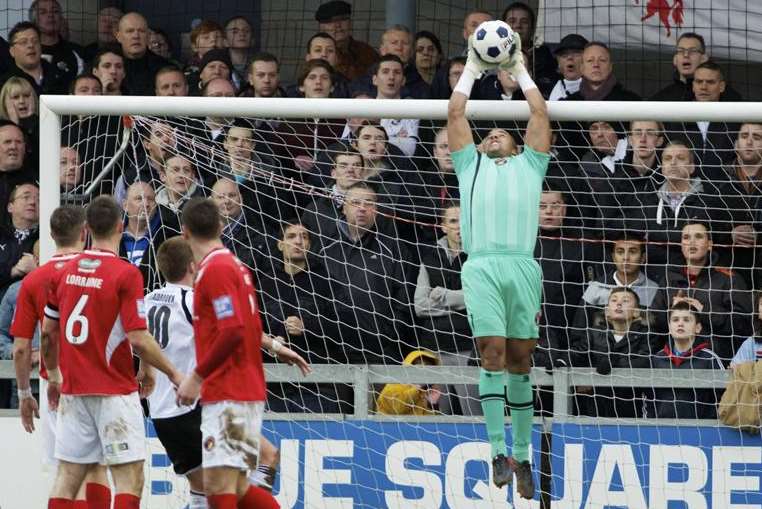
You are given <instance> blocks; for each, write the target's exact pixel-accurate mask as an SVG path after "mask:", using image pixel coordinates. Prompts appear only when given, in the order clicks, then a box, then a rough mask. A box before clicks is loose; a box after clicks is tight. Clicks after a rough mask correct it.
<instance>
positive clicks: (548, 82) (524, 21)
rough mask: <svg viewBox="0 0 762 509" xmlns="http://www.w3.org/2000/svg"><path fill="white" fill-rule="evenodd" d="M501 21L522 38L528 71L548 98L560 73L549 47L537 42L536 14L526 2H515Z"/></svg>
mask: <svg viewBox="0 0 762 509" xmlns="http://www.w3.org/2000/svg"><path fill="white" fill-rule="evenodd" d="M501 19H502V20H503V21H505V22H506V23H508V25H509V26H510V27H511V29H513V31H514V32H516V33H517V34H519V36H521V49H522V51H523V52H524V59H525V60H526V64H527V69H528V70H529V72H530V73H531V74H532V76H533V77H534V81H535V82H536V83H537V87H538V88H539V89H540V91H541V92H542V94H543V96H545V97H548V94H550V90H551V89H552V88H553V86H554V85H555V83H556V81H557V80H558V73H557V72H556V69H557V67H556V60H555V59H554V58H553V54H552V53H551V52H550V48H548V45H547V44H544V43H538V42H536V41H535V37H534V35H535V34H534V32H535V28H537V16H536V15H535V12H534V11H533V10H532V8H531V7H529V5H527V4H525V3H524V2H513V3H511V4H510V5H509V6H508V7H506V8H505V10H504V11H503V15H502V16H501Z"/></svg>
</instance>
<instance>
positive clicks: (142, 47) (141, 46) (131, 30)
mask: <svg viewBox="0 0 762 509" xmlns="http://www.w3.org/2000/svg"><path fill="white" fill-rule="evenodd" d="M116 39H117V41H118V42H119V44H120V45H121V46H122V55H123V56H124V59H125V60H124V69H125V71H126V73H127V79H126V86H127V90H129V91H130V93H131V94H133V95H151V94H152V93H153V89H154V78H155V76H156V72H157V71H158V70H159V69H161V68H162V67H165V66H167V65H169V62H168V61H167V60H165V59H164V58H162V57H160V56H159V55H157V54H155V53H154V52H152V51H151V50H149V49H148V23H147V22H146V19H145V18H144V17H143V16H142V15H141V14H139V13H137V12H129V13H127V14H125V15H124V16H122V17H121V19H120V20H119V24H118V25H117V31H116Z"/></svg>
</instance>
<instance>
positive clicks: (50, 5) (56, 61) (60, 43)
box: [29, 0, 85, 84]
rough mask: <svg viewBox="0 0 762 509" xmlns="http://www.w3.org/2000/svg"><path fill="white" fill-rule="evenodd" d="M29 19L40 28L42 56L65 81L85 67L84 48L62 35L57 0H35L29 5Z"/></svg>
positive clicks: (61, 21)
mask: <svg viewBox="0 0 762 509" xmlns="http://www.w3.org/2000/svg"><path fill="white" fill-rule="evenodd" d="M29 21H31V22H32V23H34V24H36V25H37V28H39V29H40V42H41V43H42V58H43V59H44V60H46V61H48V62H49V63H51V64H53V67H55V68H57V69H58V70H59V71H61V74H62V79H63V81H64V82H65V83H67V84H68V83H71V81H72V80H73V79H74V78H75V77H76V76H77V75H79V74H81V73H82V71H84V69H85V61H84V58H83V56H84V50H83V48H82V47H81V46H79V45H78V44H74V43H73V42H70V41H68V40H66V39H65V38H64V37H62V32H63V27H64V21H65V20H64V17H63V10H62V9H61V4H60V3H59V2H58V0H36V1H34V2H32V5H31V6H30V7H29Z"/></svg>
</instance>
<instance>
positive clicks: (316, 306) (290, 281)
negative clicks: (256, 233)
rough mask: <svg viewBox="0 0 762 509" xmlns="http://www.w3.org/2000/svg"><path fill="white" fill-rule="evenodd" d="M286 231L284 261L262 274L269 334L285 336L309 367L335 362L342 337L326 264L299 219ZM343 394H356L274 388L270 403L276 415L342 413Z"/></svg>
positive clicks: (321, 387) (329, 387) (330, 387)
mask: <svg viewBox="0 0 762 509" xmlns="http://www.w3.org/2000/svg"><path fill="white" fill-rule="evenodd" d="M281 228H282V233H281V236H280V240H279V241H278V251H280V253H281V255H282V258H281V259H280V260H278V261H274V263H273V267H272V269H273V270H272V271H270V270H261V271H257V283H258V289H259V295H260V298H261V300H262V316H263V318H264V323H265V330H266V331H267V332H268V333H270V334H272V335H273V336H282V337H284V338H286V339H287V341H288V346H289V348H291V349H292V350H294V351H297V352H299V354H300V355H301V356H302V357H304V358H305V359H306V360H307V361H308V362H309V363H314V364H326V363H329V362H332V361H333V359H334V358H335V357H336V356H337V355H336V354H335V353H334V352H336V351H337V349H338V344H339V338H338V337H337V332H338V331H337V330H336V320H335V318H334V308H333V304H332V302H331V301H332V296H331V293H330V288H329V286H328V274H327V272H326V269H325V266H324V265H323V264H322V263H321V262H320V260H318V259H316V258H313V257H311V256H310V255H309V252H310V233H309V232H308V231H307V229H306V228H305V227H304V226H303V225H301V224H300V223H299V222H298V220H289V221H285V222H283V223H282V226H281ZM338 356H339V357H341V353H339V354H338ZM337 389H340V390H339V391H337ZM338 392H342V394H346V393H350V394H351V391H347V390H346V388H345V387H344V386H341V387H337V386H336V385H335V384H330V383H322V384H273V386H272V387H270V394H269V397H268V403H269V407H270V410H271V411H276V412H317V413H339V412H340V408H339V398H338V397H337V393H338ZM342 399H343V400H346V399H347V398H346V397H344V398H342Z"/></svg>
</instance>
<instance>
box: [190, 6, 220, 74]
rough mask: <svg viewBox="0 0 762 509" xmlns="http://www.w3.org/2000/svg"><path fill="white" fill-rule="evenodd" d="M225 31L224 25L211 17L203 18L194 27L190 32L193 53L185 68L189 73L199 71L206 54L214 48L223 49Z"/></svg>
mask: <svg viewBox="0 0 762 509" xmlns="http://www.w3.org/2000/svg"><path fill="white" fill-rule="evenodd" d="M223 32H224V29H223V28H222V26H221V25H220V24H219V23H217V22H216V21H212V20H210V19H205V20H202V21H201V22H200V23H199V24H198V25H196V26H195V27H193V30H191V33H190V43H191V50H192V51H193V55H192V56H191V59H190V61H189V62H188V66H187V67H186V69H185V71H186V72H187V73H197V72H199V71H200V70H201V61H202V60H203V59H204V55H206V54H207V53H208V52H209V51H211V50H213V49H223V48H224V47H225V37H224V36H223V35H222V34H223ZM231 67H232V66H231Z"/></svg>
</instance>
